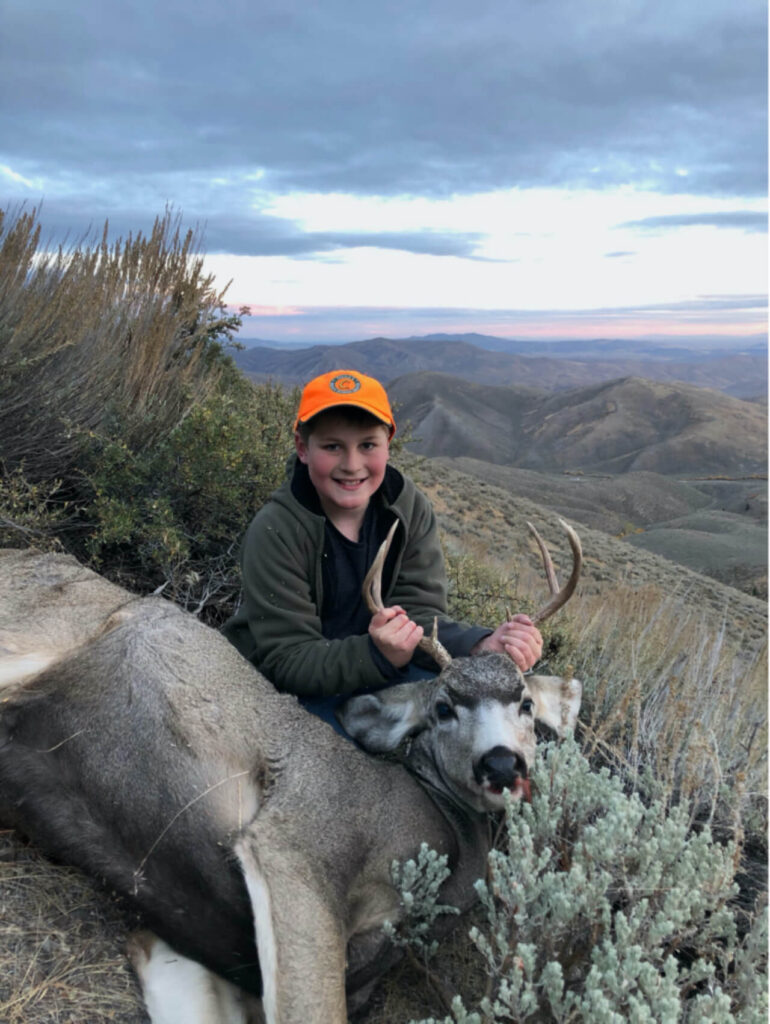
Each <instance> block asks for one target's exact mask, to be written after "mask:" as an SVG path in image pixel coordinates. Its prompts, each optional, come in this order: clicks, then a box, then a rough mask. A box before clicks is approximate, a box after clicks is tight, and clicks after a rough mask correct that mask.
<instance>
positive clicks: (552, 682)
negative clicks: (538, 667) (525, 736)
mask: <svg viewBox="0 0 770 1024" xmlns="http://www.w3.org/2000/svg"><path fill="white" fill-rule="evenodd" d="M527 689H528V690H529V691H530V693H531V694H532V699H533V700H534V702H535V718H536V719H537V720H538V721H540V722H543V723H544V724H545V725H547V726H548V727H549V728H550V729H553V731H554V732H555V733H556V734H557V736H563V735H564V733H565V732H566V731H567V730H568V729H574V728H575V722H577V716H578V711H580V700H581V697H582V696H583V687H582V684H581V682H580V680H579V679H574V678H573V679H563V678H562V677H561V676H527Z"/></svg>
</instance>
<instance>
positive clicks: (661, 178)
mask: <svg viewBox="0 0 770 1024" xmlns="http://www.w3.org/2000/svg"><path fill="white" fill-rule="evenodd" d="M766 98H767V14H766V4H765V2H764V0H474V2H473V3H470V2H468V0H378V2H371V3H362V2H361V0H318V2H316V3H315V4H313V3H310V2H309V0H218V2H216V3H213V2H212V3H208V4H204V3H190V0H185V2H184V3H182V2H178V0H132V2H127V0H110V2H109V3H105V2H104V0H68V2H67V3H64V2H62V0H0V207H4V208H6V209H8V208H10V209H19V208H20V207H21V206H22V205H23V206H25V207H26V208H29V207H31V206H34V207H39V208H40V219H41V222H42V225H43V235H44V237H45V238H47V239H50V240H53V241H56V240H59V239H61V238H67V239H70V240H73V239H80V238H82V237H83V236H84V235H86V234H87V233H88V232H93V233H94V235H96V234H100V233H101V229H102V227H103V225H104V222H105V220H109V224H110V230H111V232H112V234H113V237H114V236H117V235H123V236H125V235H126V234H128V233H129V232H132V233H133V234H136V232H137V231H140V230H141V231H147V230H148V229H149V228H150V227H151V225H152V222H153V220H154V218H155V217H156V216H158V215H162V214H163V213H164V211H165V210H166V209H167V208H171V209H172V210H173V211H175V212H176V213H177V214H178V215H179V216H180V217H181V219H182V223H183V224H184V225H185V226H189V227H192V228H195V229H196V230H198V232H199V234H200V238H201V247H202V251H203V252H204V253H205V262H206V267H207V269H209V270H210V272H211V273H213V274H214V275H215V278H216V282H217V285H218V286H220V287H222V288H224V287H225V285H228V282H229V287H228V290H227V293H226V295H227V301H228V302H229V303H230V304H232V305H233V306H240V305H244V304H245V305H248V306H249V307H250V308H251V312H252V315H251V316H249V317H248V318H247V319H246V321H245V323H244V328H243V330H242V332H241V333H242V336H244V337H252V338H261V339H267V340H273V341H278V342H287V341H291V342H295V343H296V342H307V343H311V342H315V341H325V342H329V341H352V340H357V339H362V338H368V337H373V336H376V335H385V336H389V337H406V336H411V335H420V334H426V333H432V332H449V333H451V332H471V331H476V332H480V333H487V334H495V335H499V336H502V337H515V338H532V339H538V338H540V339H554V338H564V339H569V338H586V337H605V338H606V337H609V338H614V337H617V338H634V337H639V338H650V337H661V338H681V339H684V338H688V337H690V338H698V337H701V336H709V337H712V338H713V337H721V338H725V339H727V338H731V339H736V338H738V339H740V338H744V337H745V338H751V337H754V336H756V335H761V334H763V333H764V332H766V329H767V308H766V293H767V280H768V278H767V168H768V162H767V102H766Z"/></svg>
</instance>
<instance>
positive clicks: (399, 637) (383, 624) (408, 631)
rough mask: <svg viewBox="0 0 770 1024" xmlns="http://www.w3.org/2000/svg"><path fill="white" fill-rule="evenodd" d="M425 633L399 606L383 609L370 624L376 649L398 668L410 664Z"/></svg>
mask: <svg viewBox="0 0 770 1024" xmlns="http://www.w3.org/2000/svg"><path fill="white" fill-rule="evenodd" d="M423 632H424V630H423V628H422V626H418V625H417V623H416V622H412V620H411V619H410V618H409V616H408V615H407V614H406V612H405V611H404V609H403V608H400V607H399V606H398V605H395V606H394V607H393V608H382V609H381V610H380V611H378V612H376V613H375V614H374V615H373V616H372V620H371V622H370V623H369V636H370V637H371V638H372V641H373V642H374V645H375V647H376V648H377V650H378V651H379V652H380V654H383V655H384V656H385V657H386V658H387V659H388V661H389V662H390V663H391V665H395V666H396V668H403V667H404V666H405V665H408V664H409V662H410V661H411V660H412V655H413V654H414V652H415V649H416V647H417V645H418V644H419V642H420V640H422V636H423Z"/></svg>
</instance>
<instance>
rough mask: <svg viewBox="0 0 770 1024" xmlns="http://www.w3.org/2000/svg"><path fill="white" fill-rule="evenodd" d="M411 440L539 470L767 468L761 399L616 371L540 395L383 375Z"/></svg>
mask: <svg viewBox="0 0 770 1024" xmlns="http://www.w3.org/2000/svg"><path fill="white" fill-rule="evenodd" d="M388 390H389V393H390V395H391V398H392V399H393V400H394V402H395V403H396V405H397V407H398V418H399V419H400V420H401V421H402V422H403V421H409V422H411V423H412V426H413V429H414V433H415V435H416V437H417V442H416V444H415V450H416V451H418V452H420V453H421V454H424V455H431V456H436V455H444V456H448V457H458V456H467V457H469V458H474V459H481V460H483V461H485V462H491V463H495V464H498V465H509V466H517V467H519V468H523V469H533V470H538V471H541V472H561V471H564V470H570V471H573V472H575V471H582V472H590V473H611V474H617V473H627V472H632V471H646V472H653V473H661V474H666V475H685V476H722V475H724V476H730V477H737V476H746V475H750V474H755V473H760V474H761V473H764V472H765V468H766V455H765V453H766V450H767V441H766V438H767V424H766V417H765V414H764V411H763V409H762V407H761V406H759V405H757V404H754V403H751V402H745V401H741V400H740V399H736V398H732V397H730V396H728V395H724V394H721V393H720V392H716V391H711V390H707V389H704V388H696V387H692V386H690V385H685V384H664V383H660V382H656V381H650V380H645V379H643V378H634V377H631V378H623V379H620V380H614V381H609V382H607V383H602V384H597V385H594V386H592V387H589V388H577V389H571V390H569V391H560V392H556V393H552V394H550V395H548V394H546V395H544V394H543V393H542V392H537V391H534V390H532V389H523V388H521V387H516V388H506V387H490V386H488V385H479V384H472V383H468V382H466V381H463V380H460V379H458V378H456V377H450V376H448V375H446V374H438V373H430V374H426V373H423V374H413V375H408V376H405V377H400V378H397V379H396V380H394V381H393V382H392V383H391V384H390V385H389V388H388Z"/></svg>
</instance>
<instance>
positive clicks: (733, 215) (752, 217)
mask: <svg viewBox="0 0 770 1024" xmlns="http://www.w3.org/2000/svg"><path fill="white" fill-rule="evenodd" d="M619 226H620V227H622V228H645V229H650V230H657V229H659V228H663V229H667V228H692V227H710V228H738V229H740V230H743V231H757V232H760V231H767V214H766V213H760V212H759V211H756V210H723V211H714V212H711V213H672V214H666V215H664V216H661V217H644V218H643V219H642V220H629V221H626V222H625V224H621V225H619Z"/></svg>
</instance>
